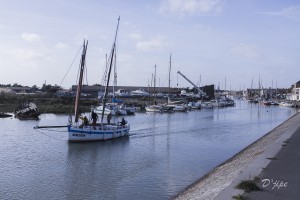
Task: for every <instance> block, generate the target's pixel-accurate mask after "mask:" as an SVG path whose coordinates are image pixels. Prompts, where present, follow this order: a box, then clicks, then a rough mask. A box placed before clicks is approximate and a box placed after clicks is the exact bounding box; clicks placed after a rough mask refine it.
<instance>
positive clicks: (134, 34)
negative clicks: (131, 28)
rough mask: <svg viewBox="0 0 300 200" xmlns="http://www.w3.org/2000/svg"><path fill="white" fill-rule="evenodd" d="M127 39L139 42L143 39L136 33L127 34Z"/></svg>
mask: <svg viewBox="0 0 300 200" xmlns="http://www.w3.org/2000/svg"><path fill="white" fill-rule="evenodd" d="M128 37H129V38H131V39H133V40H141V39H143V36H142V35H141V34H139V33H136V32H134V33H131V34H129V35H128Z"/></svg>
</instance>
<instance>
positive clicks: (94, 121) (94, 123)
mask: <svg viewBox="0 0 300 200" xmlns="http://www.w3.org/2000/svg"><path fill="white" fill-rule="evenodd" d="M97 119H98V115H97V113H95V112H94V111H92V120H93V126H96V122H97Z"/></svg>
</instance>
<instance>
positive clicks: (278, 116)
mask: <svg viewBox="0 0 300 200" xmlns="http://www.w3.org/2000/svg"><path fill="white" fill-rule="evenodd" d="M295 112H296V111H295V110H294V109H291V108H283V107H264V106H259V105H254V104H249V103H247V102H244V101H237V102H236V106H235V107H232V108H224V109H215V110H201V111H192V112H188V113H172V114H157V113H156V114H154V113H138V114H136V115H135V116H128V117H126V119H127V120H128V121H130V123H131V135H130V137H128V138H122V139H118V140H114V141H106V142H94V143H84V144H72V143H71V144H69V143H68V142H67V132H66V130H65V129H52V130H51V131H48V130H40V131H37V130H34V129H33V127H34V126H35V125H36V123H37V122H36V121H19V120H17V119H9V118H7V119H0V123H1V126H0V137H1V140H0V199H49V200H50V199H51V200H52V199H72V200H73V199H169V198H170V197H172V196H174V195H176V194H177V193H178V192H180V191H181V190H182V189H184V188H185V187H187V186H188V185H190V184H191V183H193V182H194V181H196V180H197V179H199V178H200V177H202V176H203V175H204V174H205V173H207V172H208V171H210V170H211V169H212V168H213V167H215V166H217V165H218V164H220V163H221V162H223V161H225V160H226V159H228V158H229V157H231V156H232V155H234V154H235V153H237V152H238V151H240V150H241V149H243V148H244V147H245V146H247V145H248V144H250V143H252V142H253V141H255V140H257V139H258V138H259V137H261V136H262V135H264V134H265V133H267V132H268V131H270V130H271V129H273V128H274V127H275V126H277V125H279V124H280V123H281V122H283V121H284V120H286V119H287V118H288V117H290V116H292V115H293V114H294V113H295ZM67 118H68V117H67V116H66V115H53V114H47V115H45V116H44V118H43V119H42V120H41V122H40V125H49V124H52V125H65V124H66V123H67Z"/></svg>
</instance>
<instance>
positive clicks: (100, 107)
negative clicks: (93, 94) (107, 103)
mask: <svg viewBox="0 0 300 200" xmlns="http://www.w3.org/2000/svg"><path fill="white" fill-rule="evenodd" d="M91 111H93V112H95V113H97V114H98V115H101V114H102V111H103V106H97V107H92V108H91ZM109 113H111V110H110V109H109V108H107V107H105V108H104V115H108V114H109Z"/></svg>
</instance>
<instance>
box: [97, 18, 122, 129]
mask: <svg viewBox="0 0 300 200" xmlns="http://www.w3.org/2000/svg"><path fill="white" fill-rule="evenodd" d="M119 23H120V17H119V18H118V24H117V30H116V34H115V39H114V43H113V46H112V50H111V54H110V62H109V70H108V75H107V82H106V86H105V92H104V97H103V100H102V105H103V110H102V114H101V124H102V123H103V118H104V111H105V107H106V102H107V93H108V86H109V79H110V74H111V68H112V65H113V60H114V54H115V48H116V40H117V35H118V30H119Z"/></svg>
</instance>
